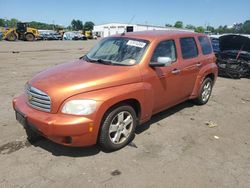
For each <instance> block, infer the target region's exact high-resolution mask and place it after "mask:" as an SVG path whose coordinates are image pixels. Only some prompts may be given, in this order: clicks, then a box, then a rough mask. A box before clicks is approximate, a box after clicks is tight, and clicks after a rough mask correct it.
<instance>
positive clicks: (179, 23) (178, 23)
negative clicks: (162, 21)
mask: <svg viewBox="0 0 250 188" xmlns="http://www.w3.org/2000/svg"><path fill="white" fill-rule="evenodd" d="M174 27H176V28H183V22H182V21H177V22H175V24H174Z"/></svg>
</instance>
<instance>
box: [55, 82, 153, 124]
mask: <svg viewBox="0 0 250 188" xmlns="http://www.w3.org/2000/svg"><path fill="white" fill-rule="evenodd" d="M150 96H151V94H150V88H148V87H146V86H145V85H144V84H143V83H142V82H139V83H132V84H126V85H121V86H116V87H110V88H106V89H100V90H96V91H91V92H86V93H82V94H78V95H75V96H72V97H70V98H68V99H67V100H66V101H64V103H63V104H65V103H66V102H67V101H69V100H73V99H92V100H96V101H97V109H96V112H95V113H93V114H91V115H89V116H88V118H90V119H95V124H96V125H95V126H98V129H99V126H100V124H101V121H102V118H103V116H104V114H105V112H106V111H107V110H108V109H109V108H111V107H112V106H113V105H115V104H117V103H119V102H121V101H124V100H129V99H134V100H137V101H138V102H139V104H140V108H141V112H140V123H141V122H144V121H145V120H146V119H149V118H150V116H151V113H152V97H150ZM63 104H62V105H61V107H60V110H61V108H62V106H63Z"/></svg>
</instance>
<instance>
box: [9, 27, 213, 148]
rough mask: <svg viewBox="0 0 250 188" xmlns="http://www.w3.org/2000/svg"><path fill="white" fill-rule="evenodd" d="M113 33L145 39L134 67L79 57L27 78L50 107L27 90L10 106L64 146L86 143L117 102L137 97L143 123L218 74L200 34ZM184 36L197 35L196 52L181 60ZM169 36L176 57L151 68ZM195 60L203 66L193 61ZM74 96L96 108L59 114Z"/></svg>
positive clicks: (193, 93) (95, 136)
mask: <svg viewBox="0 0 250 188" xmlns="http://www.w3.org/2000/svg"><path fill="white" fill-rule="evenodd" d="M116 36H117V37H129V38H135V39H145V40H148V41H149V46H148V48H147V49H146V51H145V53H144V55H143V57H142V59H141V61H140V63H138V64H136V65H133V66H107V65H102V64H93V63H84V62H83V61H84V60H78V61H76V62H71V63H66V64H62V65H58V66H55V67H54V68H51V69H48V70H46V71H44V72H41V73H39V74H37V75H36V76H35V77H34V78H32V79H31V80H30V81H29V82H28V83H29V84H30V85H32V86H33V87H35V88H37V89H39V90H41V91H43V92H45V93H47V94H48V95H49V96H50V98H51V102H52V103H51V112H43V111H40V110H37V109H34V108H32V107H30V106H29V105H27V103H26V101H27V96H26V94H22V95H21V96H19V97H17V98H15V99H13V107H14V109H15V110H18V111H20V112H22V113H23V114H25V116H26V118H27V121H28V122H29V123H30V124H31V125H32V126H35V128H36V129H37V130H38V131H39V132H40V133H41V134H42V135H43V136H45V137H47V138H48V139H50V140H52V141H54V142H57V143H60V144H63V145H70V146H88V145H94V144H96V143H97V140H98V133H99V128H100V126H101V122H102V118H103V116H104V114H105V112H107V110H108V109H109V108H111V107H112V106H113V105H115V104H117V103H120V102H121V101H127V100H133V101H136V102H137V103H138V104H139V107H140V108H139V109H140V113H139V114H140V116H139V121H140V123H143V122H146V121H148V120H149V119H150V118H151V116H152V115H153V114H155V113H157V112H160V111H162V110H164V109H167V108H169V107H171V106H174V105H176V104H178V103H180V102H182V101H185V100H187V99H192V98H196V97H197V95H198V91H199V89H200V86H201V83H202V81H203V79H204V78H205V77H206V76H207V75H209V74H213V75H214V78H215V79H216V78H217V66H216V64H215V57H214V54H213V53H212V54H210V55H205V56H204V55H202V52H201V47H200V45H198V44H199V41H198V39H197V37H198V36H204V35H203V34H197V33H191V32H178V31H147V32H134V33H126V34H125V35H124V36H121V35H116ZM116 36H113V37H116ZM182 37H194V38H195V40H196V43H197V47H198V51H199V55H198V57H196V58H192V59H189V60H185V59H182V55H181V48H180V42H179V39H180V38H182ZM167 39H171V40H174V41H175V45H176V50H177V60H176V61H175V62H174V63H172V64H171V65H170V66H168V67H154V68H152V67H150V66H149V62H150V59H151V56H152V54H153V52H154V49H155V47H156V46H157V44H158V43H159V42H161V41H163V40H167ZM197 63H200V64H201V66H197V65H196V64H197ZM174 69H179V70H180V73H179V74H172V73H171V71H173V70H174ZM215 79H214V80H215ZM72 99H93V100H96V101H97V108H96V111H95V112H94V113H93V114H91V115H86V116H78V115H69V114H63V113H62V112H61V110H62V106H63V104H65V102H67V101H69V100H72ZM68 136H70V137H71V138H72V141H71V142H70V143H68V142H65V138H66V137H68Z"/></svg>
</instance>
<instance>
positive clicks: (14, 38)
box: [6, 32, 17, 41]
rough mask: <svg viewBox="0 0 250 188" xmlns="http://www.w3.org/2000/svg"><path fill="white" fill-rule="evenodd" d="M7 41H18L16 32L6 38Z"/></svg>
mask: <svg viewBox="0 0 250 188" xmlns="http://www.w3.org/2000/svg"><path fill="white" fill-rule="evenodd" d="M6 40H7V41H16V40H17V36H16V34H15V33H14V32H11V33H10V34H8V36H7V37H6Z"/></svg>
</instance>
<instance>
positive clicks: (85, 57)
mask: <svg viewBox="0 0 250 188" xmlns="http://www.w3.org/2000/svg"><path fill="white" fill-rule="evenodd" d="M80 59H83V60H85V61H87V62H96V61H95V60H93V59H90V58H89V57H88V56H87V55H84V56H82V57H80Z"/></svg>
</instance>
